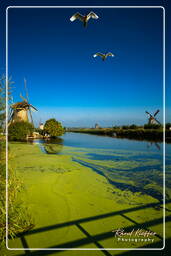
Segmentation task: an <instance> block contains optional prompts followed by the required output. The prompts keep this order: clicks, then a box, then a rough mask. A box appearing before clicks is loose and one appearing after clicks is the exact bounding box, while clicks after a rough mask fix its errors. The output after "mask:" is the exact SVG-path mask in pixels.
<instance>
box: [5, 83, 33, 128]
mask: <svg viewBox="0 0 171 256" xmlns="http://www.w3.org/2000/svg"><path fill="white" fill-rule="evenodd" d="M24 87H25V92H26V99H25V98H24V97H23V96H22V95H21V94H20V98H21V99H22V100H23V101H22V102H17V103H15V104H12V105H11V109H10V117H9V124H10V123H13V122H21V121H24V122H28V121H29V115H30V119H31V123H32V124H33V117H32V113H31V111H37V109H36V108H35V107H33V105H31V104H30V103H29V97H28V91H27V86H26V80H25V79H24ZM28 113H29V115H28Z"/></svg>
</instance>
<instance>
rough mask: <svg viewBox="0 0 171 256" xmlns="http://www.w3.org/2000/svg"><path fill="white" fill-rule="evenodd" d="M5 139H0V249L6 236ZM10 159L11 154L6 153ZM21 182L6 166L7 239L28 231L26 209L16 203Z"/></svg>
mask: <svg viewBox="0 0 171 256" xmlns="http://www.w3.org/2000/svg"><path fill="white" fill-rule="evenodd" d="M5 146H6V144H5V137H4V136H3V137H2V136H1V137H0V180H1V183H0V190H1V194H0V249H2V248H3V247H4V244H5V234H6V210H5V197H6V193H5V192H6V190H5V185H6V166H5V157H6V153H5ZM8 155H9V158H10V159H11V158H12V156H11V153H10V151H9V153H8ZM21 185H22V183H21V181H20V180H19V179H18V178H17V177H16V175H15V171H14V169H13V168H11V166H10V165H9V166H8V234H9V238H13V237H14V236H15V235H16V234H17V233H20V232H23V231H26V230H28V229H30V228H31V227H32V226H33V225H32V224H31V218H30V216H29V215H28V213H27V209H24V208H22V207H21V206H20V205H19V204H18V203H17V201H16V198H17V193H18V191H20V189H21Z"/></svg>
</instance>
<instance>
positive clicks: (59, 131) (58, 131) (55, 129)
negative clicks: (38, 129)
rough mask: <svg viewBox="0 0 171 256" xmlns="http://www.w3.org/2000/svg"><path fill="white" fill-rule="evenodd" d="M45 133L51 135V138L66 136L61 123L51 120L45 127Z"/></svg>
mask: <svg viewBox="0 0 171 256" xmlns="http://www.w3.org/2000/svg"><path fill="white" fill-rule="evenodd" d="M44 132H45V133H47V134H48V135H50V137H57V136H61V135H63V134H64V128H63V127H62V124H61V123H60V122H58V121H57V120H56V119H54V118H51V119H49V120H47V121H46V123H45V125H44Z"/></svg>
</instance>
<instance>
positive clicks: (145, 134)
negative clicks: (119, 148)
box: [69, 128, 171, 143]
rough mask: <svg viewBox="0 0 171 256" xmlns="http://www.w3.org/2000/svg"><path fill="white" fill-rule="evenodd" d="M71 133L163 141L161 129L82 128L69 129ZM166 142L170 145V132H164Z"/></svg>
mask: <svg viewBox="0 0 171 256" xmlns="http://www.w3.org/2000/svg"><path fill="white" fill-rule="evenodd" d="M69 131H71V132H78V133H89V134H96V135H104V136H111V137H117V138H128V139H136V140H147V141H156V142H162V141H163V129H144V128H137V129H122V128H100V129H94V128H83V129H79V128H78V129H70V130H69ZM165 136H166V142H168V143H171V131H170V130H166V132H165Z"/></svg>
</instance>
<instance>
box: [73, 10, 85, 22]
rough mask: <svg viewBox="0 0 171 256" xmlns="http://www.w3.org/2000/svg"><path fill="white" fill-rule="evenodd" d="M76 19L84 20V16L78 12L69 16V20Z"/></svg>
mask: <svg viewBox="0 0 171 256" xmlns="http://www.w3.org/2000/svg"><path fill="white" fill-rule="evenodd" d="M76 19H79V20H81V21H83V20H84V16H83V15H81V14H80V13H79V12H77V13H75V14H74V15H73V16H72V17H71V18H70V21H74V20H76Z"/></svg>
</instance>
